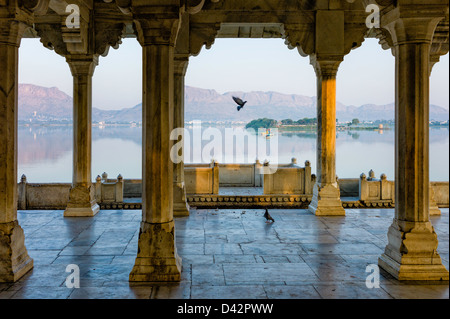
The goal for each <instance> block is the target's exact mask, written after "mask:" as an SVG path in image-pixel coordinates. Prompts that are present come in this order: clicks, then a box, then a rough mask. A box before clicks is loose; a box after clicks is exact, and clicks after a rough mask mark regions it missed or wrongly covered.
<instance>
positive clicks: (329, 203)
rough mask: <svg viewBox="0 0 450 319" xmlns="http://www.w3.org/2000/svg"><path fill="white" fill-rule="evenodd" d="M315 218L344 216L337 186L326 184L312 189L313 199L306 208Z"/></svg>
mask: <svg viewBox="0 0 450 319" xmlns="http://www.w3.org/2000/svg"><path fill="white" fill-rule="evenodd" d="M308 209H309V211H310V212H312V213H314V214H315V215H316V216H345V209H344V208H343V207H342V202H341V195H340V191H339V186H335V185H333V184H326V185H324V186H318V185H317V184H316V185H314V187H313V197H312V200H311V203H310V204H309V207H308Z"/></svg>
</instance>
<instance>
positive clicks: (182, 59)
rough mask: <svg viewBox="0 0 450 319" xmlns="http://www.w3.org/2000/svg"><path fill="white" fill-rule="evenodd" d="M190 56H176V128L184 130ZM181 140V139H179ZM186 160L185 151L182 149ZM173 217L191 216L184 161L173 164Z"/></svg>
mask: <svg viewBox="0 0 450 319" xmlns="http://www.w3.org/2000/svg"><path fill="white" fill-rule="evenodd" d="M188 63H189V56H184V55H175V58H174V114H173V116H174V128H184V77H185V75H186V69H187V66H188ZM179 138H181V137H179ZM182 152H183V153H182V154H181V155H182V156H183V158H184V149H182ZM173 215H174V216H189V204H188V203H187V200H186V188H185V184H184V159H183V161H181V162H180V163H174V164H173Z"/></svg>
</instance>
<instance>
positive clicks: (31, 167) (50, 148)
mask: <svg viewBox="0 0 450 319" xmlns="http://www.w3.org/2000/svg"><path fill="white" fill-rule="evenodd" d="M230 132H231V133H233V134H235V135H236V136H237V137H238V138H237V140H240V139H241V138H243V137H244V136H245V135H246V134H248V133H246V131H245V130H244V129H242V128H230V127H209V128H208V126H203V128H202V129H201V130H200V129H195V128H193V127H192V126H191V127H187V135H189V136H190V138H189V139H188V138H185V142H186V144H185V145H186V146H187V145H188V141H189V142H190V145H191V147H190V150H191V151H190V154H188V155H189V156H188V157H189V158H188V159H186V162H188V163H189V162H190V163H192V162H194V163H198V162H209V161H210V160H211V157H212V156H211V154H213V153H214V158H215V159H216V160H217V161H219V163H220V162H222V163H233V162H234V163H254V162H255V158H256V156H257V153H255V151H254V147H255V145H257V150H258V151H261V149H262V150H263V146H264V145H265V147H266V152H265V153H262V154H261V153H258V154H259V156H258V158H259V160H260V161H261V162H263V161H264V160H265V159H268V160H270V162H271V163H274V162H276V160H277V159H278V163H281V164H287V163H290V161H291V158H292V157H295V158H297V161H298V164H299V165H300V166H303V165H304V162H305V161H306V160H309V161H310V162H311V167H312V171H313V173H315V170H316V165H315V161H316V135H315V133H314V132H309V133H307V132H305V133H279V134H275V135H274V136H272V137H271V138H270V139H266V138H265V137H264V136H262V135H258V134H253V135H252V134H250V137H247V140H246V142H244V143H238V142H235V145H234V147H233V146H232V147H231V148H230V145H232V144H230V140H229V139H228V138H229V137H230V134H231V133H230ZM187 135H186V136H185V137H187ZM92 136H93V140H92V179H93V180H94V179H95V177H96V176H97V175H101V174H102V173H103V172H107V173H108V175H109V177H111V178H113V177H116V176H117V175H118V174H122V176H123V177H124V178H141V174H142V167H141V165H142V160H141V154H142V153H141V144H142V130H141V128H140V127H128V126H122V127H119V126H116V127H114V126H106V127H103V128H100V127H93V129H92ZM202 136H203V139H204V140H203V141H201V138H202ZM18 138H19V145H18V178H19V179H20V176H21V175H22V174H25V175H26V176H27V179H28V182H30V183H39V182H47V183H48V182H71V180H72V145H73V142H72V127H71V126H30V127H25V126H20V127H19V132H18ZM242 140H243V139H242ZM199 141H201V145H202V146H201V147H200V146H199V145H200V144H199V143H200V142H199ZM336 145H337V146H336V147H337V150H336V170H337V175H338V176H339V178H358V177H359V175H360V174H361V173H363V172H364V173H366V175H367V174H368V171H369V170H370V169H373V170H374V171H375V174H376V176H377V177H379V176H380V175H381V173H385V174H386V175H387V177H388V179H390V180H393V179H394V130H385V131H383V132H382V133H380V132H378V131H338V132H337V136H336ZM185 154H186V153H185ZM264 154H265V155H264ZM430 180H431V181H448V180H449V130H448V128H430Z"/></svg>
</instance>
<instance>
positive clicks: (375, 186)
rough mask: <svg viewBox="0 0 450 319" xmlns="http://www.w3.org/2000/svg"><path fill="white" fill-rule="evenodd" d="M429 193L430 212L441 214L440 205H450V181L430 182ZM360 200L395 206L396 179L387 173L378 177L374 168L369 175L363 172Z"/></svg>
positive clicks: (368, 204)
mask: <svg viewBox="0 0 450 319" xmlns="http://www.w3.org/2000/svg"><path fill="white" fill-rule="evenodd" d="M429 194H430V195H429V202H430V205H429V211H430V214H431V215H440V213H441V211H440V210H439V206H441V207H445V206H447V207H448V182H441V183H439V182H430V193H429ZM446 196H447V198H445V197H446ZM359 202H360V203H361V204H362V205H364V206H366V207H394V206H395V181H389V180H387V177H386V175H385V174H381V176H380V178H379V179H377V178H376V177H375V172H374V171H373V170H370V171H369V176H368V177H367V176H366V175H365V174H364V173H362V174H361V176H360V179H359ZM439 204H440V205H439Z"/></svg>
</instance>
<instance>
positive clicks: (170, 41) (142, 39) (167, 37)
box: [134, 17, 179, 46]
mask: <svg viewBox="0 0 450 319" xmlns="http://www.w3.org/2000/svg"><path fill="white" fill-rule="evenodd" d="M178 22H179V19H178V17H177V18H175V17H172V18H161V17H160V18H152V17H142V18H137V19H135V20H134V24H135V29H136V35H137V39H138V41H139V43H140V44H141V45H142V46H148V45H152V44H153V45H171V46H174V45H175V40H176V36H177V33H178Z"/></svg>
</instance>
